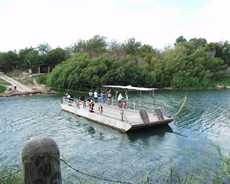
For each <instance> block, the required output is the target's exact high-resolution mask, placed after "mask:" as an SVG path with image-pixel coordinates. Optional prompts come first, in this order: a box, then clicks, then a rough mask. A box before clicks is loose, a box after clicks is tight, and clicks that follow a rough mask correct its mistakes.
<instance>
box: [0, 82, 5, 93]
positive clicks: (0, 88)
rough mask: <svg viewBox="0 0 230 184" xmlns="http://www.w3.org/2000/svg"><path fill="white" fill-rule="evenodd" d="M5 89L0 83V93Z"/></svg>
mask: <svg viewBox="0 0 230 184" xmlns="http://www.w3.org/2000/svg"><path fill="white" fill-rule="evenodd" d="M5 91H6V87H5V86H3V85H2V84H0V93H4V92H5Z"/></svg>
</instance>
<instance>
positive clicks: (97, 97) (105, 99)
mask: <svg viewBox="0 0 230 184" xmlns="http://www.w3.org/2000/svg"><path fill="white" fill-rule="evenodd" d="M89 99H93V100H94V102H99V103H108V104H110V103H111V100H112V94H111V92H110V91H107V92H104V91H101V92H100V93H98V92H97V91H96V90H95V91H94V92H93V91H92V90H90V91H89Z"/></svg>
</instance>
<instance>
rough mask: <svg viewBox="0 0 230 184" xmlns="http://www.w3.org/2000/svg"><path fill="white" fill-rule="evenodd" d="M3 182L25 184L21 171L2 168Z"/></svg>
mask: <svg viewBox="0 0 230 184" xmlns="http://www.w3.org/2000/svg"><path fill="white" fill-rule="evenodd" d="M0 183H1V184H24V182H23V177H22V173H21V172H16V171H12V170H11V171H9V170H2V171H0Z"/></svg>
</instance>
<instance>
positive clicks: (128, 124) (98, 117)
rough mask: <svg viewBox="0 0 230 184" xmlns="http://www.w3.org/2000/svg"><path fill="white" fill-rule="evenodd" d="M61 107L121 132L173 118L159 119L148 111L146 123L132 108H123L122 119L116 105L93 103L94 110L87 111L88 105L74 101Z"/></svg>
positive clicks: (165, 122)
mask: <svg viewBox="0 0 230 184" xmlns="http://www.w3.org/2000/svg"><path fill="white" fill-rule="evenodd" d="M100 105H102V106H103V112H102V113H100V112H99V110H98V107H99V106H100ZM61 106H62V109H63V110H65V111H68V112H72V113H74V114H76V115H79V116H82V117H85V118H87V119H90V120H93V121H96V122H98V123H100V124H104V125H107V126H110V127H112V128H115V129H119V130H120V131H122V132H127V131H129V130H131V129H137V128H144V127H150V126H155V125H161V124H168V123H169V122H171V121H172V120H173V119H172V118H168V117H164V119H163V120H159V119H158V118H157V116H156V115H154V114H153V113H148V116H149V120H150V123H148V124H146V123H144V122H143V120H142V119H141V116H140V114H139V111H137V110H132V109H124V117H123V121H122V116H121V109H120V108H119V107H118V106H114V105H107V104H100V103H95V106H94V112H93V113H92V112H89V107H87V106H86V107H83V104H81V105H79V106H77V105H76V103H72V104H68V103H64V104H61Z"/></svg>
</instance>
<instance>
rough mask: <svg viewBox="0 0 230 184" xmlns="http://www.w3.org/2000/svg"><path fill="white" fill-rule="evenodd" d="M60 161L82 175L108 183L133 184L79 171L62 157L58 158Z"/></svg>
mask: <svg viewBox="0 0 230 184" xmlns="http://www.w3.org/2000/svg"><path fill="white" fill-rule="evenodd" d="M60 161H62V162H63V163H64V164H65V165H66V166H68V167H69V168H70V169H72V170H73V171H75V172H77V173H79V174H82V175H85V176H88V177H91V178H94V179H97V180H101V181H107V182H110V183H121V184H133V183H131V182H128V181H120V180H112V179H109V178H104V177H100V176H96V175H92V174H89V173H86V172H83V171H80V170H78V169H76V168H74V167H72V166H71V165H70V163H68V162H67V161H65V160H64V159H60Z"/></svg>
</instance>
